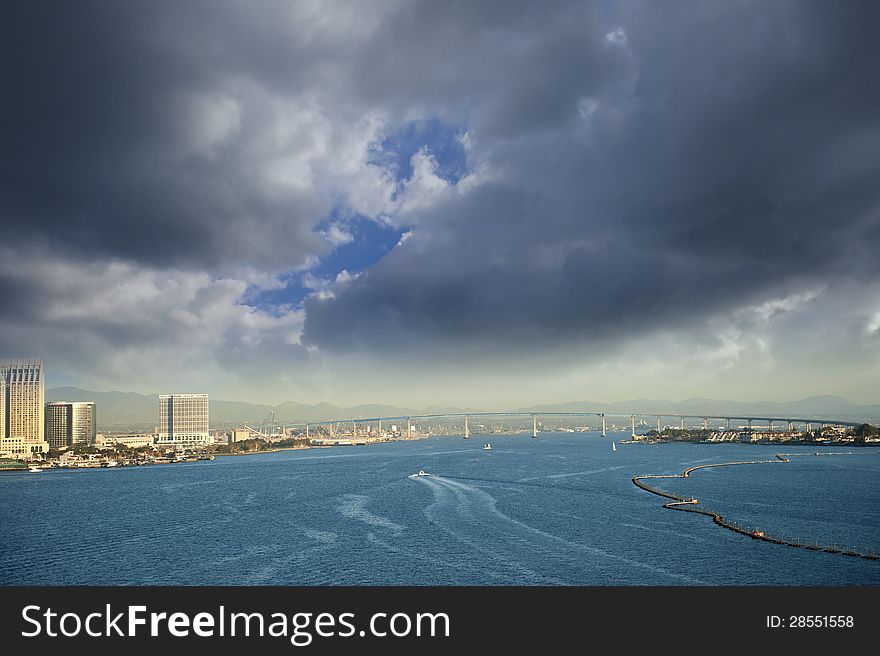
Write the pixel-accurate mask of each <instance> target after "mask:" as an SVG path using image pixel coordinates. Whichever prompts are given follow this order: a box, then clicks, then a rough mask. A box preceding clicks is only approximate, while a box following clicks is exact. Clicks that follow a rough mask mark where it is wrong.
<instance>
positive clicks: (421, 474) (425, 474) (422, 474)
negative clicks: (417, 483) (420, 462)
mask: <svg viewBox="0 0 880 656" xmlns="http://www.w3.org/2000/svg"><path fill="white" fill-rule="evenodd" d="M416 476H430V474H429V473H427V472H426V471H425V470H424V469H420V470H419V473H418V474H416Z"/></svg>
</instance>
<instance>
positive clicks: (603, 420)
mask: <svg viewBox="0 0 880 656" xmlns="http://www.w3.org/2000/svg"><path fill="white" fill-rule="evenodd" d="M602 437H608V436H607V435H606V434H605V413H604V412H603V413H602Z"/></svg>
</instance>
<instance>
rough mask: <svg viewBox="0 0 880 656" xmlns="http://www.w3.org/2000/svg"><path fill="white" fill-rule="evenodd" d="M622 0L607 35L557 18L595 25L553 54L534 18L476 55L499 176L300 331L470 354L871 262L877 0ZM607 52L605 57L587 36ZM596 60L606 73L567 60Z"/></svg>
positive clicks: (723, 303) (442, 214)
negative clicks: (531, 36)
mask: <svg viewBox="0 0 880 656" xmlns="http://www.w3.org/2000/svg"><path fill="white" fill-rule="evenodd" d="M619 12H620V13H619V14H617V15H616V16H614V20H615V21H616V24H611V25H608V26H607V29H608V30H609V31H610V30H612V29H613V28H615V27H616V26H617V24H619V26H620V27H622V28H623V30H624V32H618V33H616V34H614V35H612V36H610V37H609V38H604V36H603V35H602V34H601V33H599V34H597V31H596V30H595V29H591V25H590V24H589V23H588V22H585V23H583V24H581V23H578V22H577V21H576V20H575V18H572V16H571V15H569V16H568V18H570V19H571V21H570V22H568V23H565V25H564V27H563V28H561V29H562V31H563V33H564V34H571V33H574V32H577V31H578V28H579V27H580V28H582V29H581V34H582V38H583V39H584V40H585V41H588V42H589V41H591V40H592V41H594V43H593V44H592V45H587V46H584V47H582V48H581V49H580V50H577V51H575V50H572V51H570V54H571V56H572V57H573V60H572V61H570V62H567V63H568V65H566V66H556V65H554V64H555V62H557V61H558V59H559V57H558V56H556V55H555V54H553V53H548V52H547V51H552V50H554V49H555V48H556V47H557V45H556V44H555V43H554V41H553V39H552V36H551V35H550V34H549V33H547V32H542V33H541V34H540V35H538V36H536V37H535V42H537V43H538V44H539V45H538V46H536V47H535V48H534V49H531V50H529V52H528V55H529V56H528V57H524V58H522V59H520V60H514V61H512V62H510V61H508V62H507V66H505V67H502V66H500V65H497V64H498V62H496V61H493V60H491V59H489V60H486V59H479V58H477V59H475V62H479V63H478V64H477V68H479V69H480V70H481V71H482V74H483V75H484V76H487V77H490V76H494V77H496V78H497V79H500V80H505V84H499V86H498V87H495V88H493V87H491V86H489V87H488V88H487V89H486V91H485V94H486V97H484V96H482V95H480V94H479V92H477V93H478V97H479V100H477V101H475V102H474V105H475V106H477V107H479V108H480V110H476V111H475V112H474V116H475V118H476V120H475V121H474V122H473V123H472V124H471V125H472V126H473V134H472V135H471V136H472V138H473V141H474V143H476V144H479V146H480V147H481V148H482V149H484V152H486V153H488V161H489V163H490V166H494V167H496V168H497V169H498V170H499V171H500V172H501V173H500V175H499V176H498V179H497V180H496V182H495V183H494V184H493V185H491V186H489V185H487V186H485V187H484V188H482V189H478V190H476V191H472V192H471V193H467V194H462V195H459V196H456V197H455V198H454V199H452V200H450V201H449V202H447V203H445V204H440V205H437V206H435V207H433V208H432V209H431V210H428V211H427V212H424V213H422V215H420V216H418V217H415V219H414V222H415V226H416V227H415V229H414V234H413V236H412V238H411V239H410V240H409V241H407V242H406V243H405V244H403V245H402V246H401V247H399V248H398V249H397V250H396V251H394V252H393V253H392V254H391V255H390V256H389V257H387V258H386V259H384V260H383V261H382V262H380V263H379V264H378V265H377V266H376V267H374V268H373V269H372V270H370V271H369V272H367V273H366V274H365V275H364V276H362V277H360V278H359V279H357V280H355V281H352V282H350V283H347V284H346V285H345V286H343V287H341V288H340V289H339V290H337V294H336V297H335V298H334V299H326V298H324V299H318V298H314V299H311V300H310V301H308V302H307V304H306V311H307V318H306V324H305V333H304V337H305V339H306V340H307V341H309V342H312V343H314V344H316V345H318V346H319V347H322V348H330V349H339V350H343V351H344V350H352V349H354V350H358V349H363V348H376V347H381V348H385V349H394V348H401V347H404V346H406V345H411V346H413V347H421V346H426V345H431V346H435V347H437V346H439V347H440V348H442V349H446V348H447V347H449V348H451V349H456V350H458V349H462V350H464V351H466V352H470V351H469V347H470V350H473V351H474V352H480V353H485V352H487V350H490V351H493V352H497V351H501V352H504V351H507V350H508V349H510V348H511V347H530V348H531V347H540V346H548V345H554V346H559V345H564V344H571V343H580V344H589V343H591V342H597V343H601V342H603V341H604V340H605V339H613V338H614V337H623V336H626V335H627V334H632V333H635V332H650V331H653V330H655V329H657V328H661V327H664V326H671V325H686V324H690V323H693V322H695V321H697V320H699V319H701V318H704V317H708V316H710V315H711V314H713V313H715V312H718V311H719V310H721V309H723V308H725V307H727V308H730V307H732V306H736V305H740V304H743V303H753V302H760V301H761V300H762V299H767V298H769V297H772V296H773V295H779V294H781V295H785V294H789V293H792V292H795V291H797V290H798V289H802V288H805V287H810V286H813V287H815V286H816V285H818V284H822V283H824V282H826V281H828V280H834V279H838V278H841V279H852V280H856V281H858V280H869V279H871V278H872V277H875V276H876V275H877V273H878V259H877V257H876V247H877V245H878V243H877V231H878V224H880V186H878V185H877V184H876V181H877V180H878V179H880V156H878V155H877V153H878V152H880V150H878V148H877V146H880V113H878V111H877V109H878V108H880V87H878V86H877V85H876V84H874V83H873V81H872V80H873V78H874V76H875V72H874V71H873V68H874V65H875V63H876V62H877V61H878V60H880V45H878V42H877V40H876V39H875V38H874V36H873V33H872V29H873V28H872V26H873V25H876V24H877V19H878V18H880V16H878V10H877V9H876V8H875V6H874V5H872V4H870V3H845V4H844V5H843V6H840V5H837V4H832V3H821V2H817V3H806V2H798V3H773V4H770V5H768V4H766V3H747V2H739V3H684V2H682V3H676V4H670V3H663V4H662V5H661V4H658V3H644V4H639V3H623V4H622V5H620V6H619ZM563 13H564V12H563ZM586 20H587V19H586V18H585V21H586ZM548 22H549V23H551V24H552V21H548ZM547 24H548V23H544V25H545V26H546V25H547ZM484 29H485V32H483V33H481V35H482V36H483V37H484V38H486V37H485V34H491V33H492V32H493V30H492V27H491V26H487V27H485V28H484ZM481 35H477V36H476V37H474V42H476V43H479V42H480V36H481ZM521 36H522V35H521ZM511 38H514V37H511ZM597 39H599V40H600V41H601V42H600V43H595V41H596V40H597ZM541 44H543V45H541ZM608 49H611V50H613V51H616V52H618V53H619V56H618V57H614V56H611V55H607V54H600V55H596V53H604V52H605V51H606V50H608ZM623 51H625V52H626V54H627V56H626V57H623V54H622V52H623ZM409 55H410V53H408V52H400V53H398V56H399V58H400V60H401V61H410V60H411V57H410V56H409ZM466 56H467V54H466V53H462V52H461V50H459V51H458V52H457V53H456V55H454V57H456V58H464V57H466ZM579 56H580V57H584V58H585V59H584V61H583V63H582V65H581V62H580V60H578V59H577V57H579ZM597 61H598V62H599V63H600V65H601V64H602V63H603V62H604V63H605V64H609V63H613V66H610V69H611V70H613V71H614V75H615V76H617V77H618V81H617V83H612V82H610V81H609V80H608V79H605V78H604V77H603V76H602V75H598V76H597V75H593V74H587V75H585V76H578V75H575V74H574V71H577V70H580V69H582V70H585V71H591V70H592V69H593V68H594V66H595V64H596V62H597ZM622 62H623V63H622ZM624 64H625V65H624ZM493 65H497V66H496V67H495V68H492V69H490V70H488V71H487V70H486V67H491V66H493ZM441 67H442V64H441ZM469 75H473V74H472V73H470V72H467V73H465V77H466V78H467V77H468V76H469ZM538 79H540V80H541V84H540V86H539V87H538V86H536V87H535V92H536V94H535V98H536V99H538V100H540V99H543V98H546V100H547V103H546V105H545V107H544V109H545V113H544V116H543V117H541V118H539V117H537V116H535V111H536V107H540V105H541V103H540V102H536V103H534V104H533V105H531V104H530V105H528V106H527V107H526V108H525V109H523V110H522V112H521V115H520V112H518V111H517V109H518V108H513V109H510V110H509V112H508V114H509V116H511V117H516V118H510V119H509V120H510V124H511V125H515V126H516V129H515V130H514V132H513V133H510V132H508V131H507V130H504V129H501V130H496V129H493V126H492V125H490V123H492V121H491V120H489V117H490V116H492V114H491V113H489V112H484V111H482V110H485V108H487V107H488V108H493V107H501V106H502V105H504V104H505V103H510V102H514V104H516V103H515V99H517V98H521V97H523V96H524V95H528V94H522V93H518V92H511V89H515V88H516V87H517V85H518V84H520V83H521V81H522V80H538ZM540 89H561V90H563V91H558V92H555V93H553V92H550V93H547V94H544V95H542V94H540V93H538V92H539V91H540ZM511 94H512V95H511ZM579 99H580V102H578V101H579ZM560 107H567V109H568V113H567V114H565V113H564V112H560ZM499 111H500V110H499ZM526 117H527V118H526ZM505 120H506V119H504V118H501V119H499V121H500V123H501V124H502V125H504V124H505Z"/></svg>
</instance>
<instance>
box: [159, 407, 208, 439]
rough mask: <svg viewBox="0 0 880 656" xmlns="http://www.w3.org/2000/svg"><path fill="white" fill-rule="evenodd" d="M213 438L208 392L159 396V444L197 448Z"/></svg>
mask: <svg viewBox="0 0 880 656" xmlns="http://www.w3.org/2000/svg"><path fill="white" fill-rule="evenodd" d="M210 441H211V437H210V435H209V434H208V395H207V394H160V395H159V430H158V435H157V440H156V443H157V444H159V445H163V446H174V447H194V446H203V445H205V444H207V443H209V442H210Z"/></svg>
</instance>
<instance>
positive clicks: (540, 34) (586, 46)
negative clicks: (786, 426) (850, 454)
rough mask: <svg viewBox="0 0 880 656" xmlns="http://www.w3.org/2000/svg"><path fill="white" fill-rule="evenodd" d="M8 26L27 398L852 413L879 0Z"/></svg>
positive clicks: (10, 285) (301, 13)
mask: <svg viewBox="0 0 880 656" xmlns="http://www.w3.org/2000/svg"><path fill="white" fill-rule="evenodd" d="M0 12H2V15H0V23H2V24H3V26H4V30H3V32H4V37H3V39H2V40H0V51H2V57H0V81H2V89H3V94H2V96H3V100H2V102H0V148H2V153H3V157H2V159H0V355H2V356H6V357H17V356H41V357H43V358H44V361H45V364H46V368H47V378H48V384H49V385H50V386H57V385H68V384H72V385H77V386H80V387H85V388H89V389H96V390H110V389H119V390H126V391H139V392H146V393H152V392H169V391H208V392H210V393H211V394H212V395H214V396H216V397H218V398H227V399H240V400H246V401H260V402H268V403H277V402H281V401H283V400H288V399H290V400H297V401H301V402H310V403H313V402H317V401H321V400H324V401H329V402H333V403H340V404H353V403H361V402H380V403H394V404H409V405H431V404H435V403H438V404H460V405H470V406H483V407H494V408H501V407H511V406H516V405H523V404H529V403H539V402H562V401H570V400H585V399H592V400H603V401H604V400H607V401H614V400H624V399H632V398H638V397H647V398H667V399H671V400H681V399H684V398H688V397H692V396H708V397H717V398H730V399H737V400H761V399H766V400H790V399H797V398H802V397H804V396H809V395H813V394H838V395H841V396H844V397H847V398H849V399H851V400H853V401H856V402H862V403H869V402H877V401H878V398H877V394H878V389H880V385H878V383H880V275H878V274H880V85H878V84H877V62H878V61H880V40H878V39H877V38H876V26H877V25H878V24H880V9H878V5H877V3H872V2H867V1H866V2H856V1H853V2H833V3H832V2H824V1H821V0H817V1H815V2H807V1H799V2H785V1H782V0H775V1H773V2H766V1H764V0H756V1H754V2H750V1H734V2H729V1H724V2H721V1H718V2H713V1H706V2H691V1H690V0H678V1H672V2H662V3H657V2H639V1H637V0H626V1H622V2H615V1H613V0H601V1H597V2H585V1H581V2H561V1H560V2H553V3H539V2H503V3H502V2H481V3H477V2H470V1H454V0H453V1H443V2H441V1H439V0H435V1H419V0H388V1H379V0H377V1H375V2H358V1H350V2H345V1H341V0H339V1H333V2H330V1H328V2H322V1H320V0H309V1H298V2H288V1H283V2H282V1H277V2H274V1H271V0H260V1H258V2H244V1H238V2H220V1H215V0H212V1H210V2H208V1H207V0H206V1H204V2H197V1H193V0H188V1H184V2H172V1H170V0H165V1H158V2H155V1H150V2H146V1H144V2H137V1H132V2H111V1H108V2H92V1H88V0H84V1H80V2H67V3H58V2H39V1H32V0H27V1H23V2H4V3H3V5H2V9H0Z"/></svg>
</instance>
